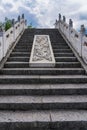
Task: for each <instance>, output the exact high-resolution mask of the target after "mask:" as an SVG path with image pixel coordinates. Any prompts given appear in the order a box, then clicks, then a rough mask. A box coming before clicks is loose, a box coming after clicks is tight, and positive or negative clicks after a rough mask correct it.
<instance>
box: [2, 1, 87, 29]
mask: <svg viewBox="0 0 87 130" xmlns="http://www.w3.org/2000/svg"><path fill="white" fill-rule="evenodd" d="M7 5H11V6H10V7H9V6H8V7H6V6H7ZM86 5H87V0H1V3H0V18H1V19H2V20H3V19H4V17H5V16H7V17H10V18H11V17H12V18H13V17H17V15H18V14H20V13H23V11H25V10H26V12H27V16H28V14H31V15H32V17H35V18H36V20H37V21H36V22H37V23H38V25H39V27H53V24H54V22H55V19H58V14H59V13H61V14H62V15H65V16H66V18H67V22H68V19H70V18H72V19H73V21H74V27H75V28H78V27H80V25H81V24H85V26H87V22H86V20H87V18H86V14H87V7H86ZM7 9H8V10H7ZM7 12H8V13H7ZM25 15H26V14H25ZM83 17H84V18H83Z"/></svg>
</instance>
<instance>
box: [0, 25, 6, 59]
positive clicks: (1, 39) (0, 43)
mask: <svg viewBox="0 0 87 130" xmlns="http://www.w3.org/2000/svg"><path fill="white" fill-rule="evenodd" d="M5 47H6V46H5V27H4V25H2V26H1V27H0V48H1V54H0V55H1V56H0V60H1V58H2V57H4V56H5Z"/></svg>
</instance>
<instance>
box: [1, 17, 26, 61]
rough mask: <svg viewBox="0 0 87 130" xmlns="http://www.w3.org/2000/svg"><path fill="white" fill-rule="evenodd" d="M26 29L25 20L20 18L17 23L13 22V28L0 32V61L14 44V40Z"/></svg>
mask: <svg viewBox="0 0 87 130" xmlns="http://www.w3.org/2000/svg"><path fill="white" fill-rule="evenodd" d="M25 28H26V20H25V19H24V17H22V18H20V19H19V20H18V22H16V23H15V22H14V24H13V26H12V27H11V28H10V29H8V30H7V31H6V32H5V30H2V31H0V61H1V60H2V59H3V58H4V57H5V55H6V53H7V51H8V50H9V48H10V46H11V45H12V44H13V43H15V41H16V39H17V38H18V37H19V35H20V34H21V33H22V32H23V31H24V30H25Z"/></svg>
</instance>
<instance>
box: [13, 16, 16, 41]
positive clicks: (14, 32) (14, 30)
mask: <svg viewBox="0 0 87 130" xmlns="http://www.w3.org/2000/svg"><path fill="white" fill-rule="evenodd" d="M12 26H13V39H14V41H15V39H16V37H15V20H14V19H12Z"/></svg>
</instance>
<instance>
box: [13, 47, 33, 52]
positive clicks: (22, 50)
mask: <svg viewBox="0 0 87 130" xmlns="http://www.w3.org/2000/svg"><path fill="white" fill-rule="evenodd" d="M29 51H31V48H26V49H14V50H13V52H29Z"/></svg>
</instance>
